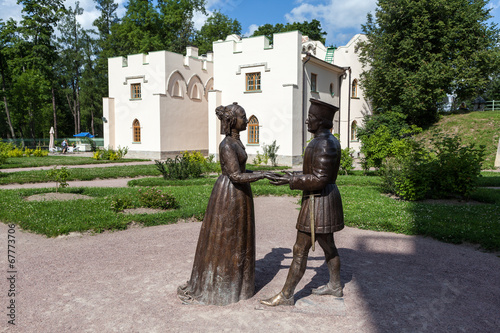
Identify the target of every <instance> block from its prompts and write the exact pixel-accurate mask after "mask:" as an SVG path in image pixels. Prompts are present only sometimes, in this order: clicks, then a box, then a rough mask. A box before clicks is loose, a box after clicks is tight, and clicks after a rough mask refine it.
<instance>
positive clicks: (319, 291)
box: [312, 256, 344, 297]
mask: <svg viewBox="0 0 500 333" xmlns="http://www.w3.org/2000/svg"><path fill="white" fill-rule="evenodd" d="M327 265H328V272H329V273H330V281H329V282H328V283H327V284H325V285H323V286H321V287H318V288H315V289H313V290H312V293H313V294H315V295H332V296H335V297H342V296H343V295H344V294H343V292H342V284H341V283H340V258H339V256H335V257H334V258H332V259H330V260H329V261H328V263H327Z"/></svg>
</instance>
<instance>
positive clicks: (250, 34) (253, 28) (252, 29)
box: [243, 24, 259, 37]
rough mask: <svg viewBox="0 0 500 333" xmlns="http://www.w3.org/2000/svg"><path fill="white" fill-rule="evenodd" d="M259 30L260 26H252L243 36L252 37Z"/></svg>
mask: <svg viewBox="0 0 500 333" xmlns="http://www.w3.org/2000/svg"><path fill="white" fill-rule="evenodd" d="M257 29H259V26H258V25H257V24H251V25H250V26H249V27H248V31H247V32H245V33H244V34H243V36H247V37H248V36H252V35H253V33H254V32H255V30H257Z"/></svg>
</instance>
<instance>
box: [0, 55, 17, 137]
mask: <svg viewBox="0 0 500 333" xmlns="http://www.w3.org/2000/svg"><path fill="white" fill-rule="evenodd" d="M0 70H1V71H2V72H1V73H2V91H3V103H4V104H5V113H6V114H7V125H9V129H10V135H11V136H12V138H13V139H14V140H15V139H16V133H15V132H14V127H13V126H12V121H11V120H10V112H9V104H8V103H7V94H6V91H5V73H4V69H3V62H0Z"/></svg>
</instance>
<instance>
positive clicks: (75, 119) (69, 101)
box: [66, 94, 80, 134]
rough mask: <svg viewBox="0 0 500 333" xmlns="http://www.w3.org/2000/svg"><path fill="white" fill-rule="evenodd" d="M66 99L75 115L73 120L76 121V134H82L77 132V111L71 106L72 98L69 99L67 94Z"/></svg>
mask: <svg viewBox="0 0 500 333" xmlns="http://www.w3.org/2000/svg"><path fill="white" fill-rule="evenodd" d="M66 99H67V100H68V106H69V109H70V111H71V114H73V120H74V121H75V134H78V133H80V132H76V130H77V118H76V110H75V108H74V107H73V106H71V98H70V97H69V94H66Z"/></svg>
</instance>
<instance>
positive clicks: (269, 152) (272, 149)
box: [262, 140, 280, 166]
mask: <svg viewBox="0 0 500 333" xmlns="http://www.w3.org/2000/svg"><path fill="white" fill-rule="evenodd" d="M262 149H264V155H266V156H269V159H270V160H271V164H272V165H273V166H277V165H278V164H277V163H276V158H277V157H278V149H280V146H277V145H276V140H274V141H273V143H271V144H270V145H269V146H266V145H263V147H262ZM266 164H267V161H266Z"/></svg>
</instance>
